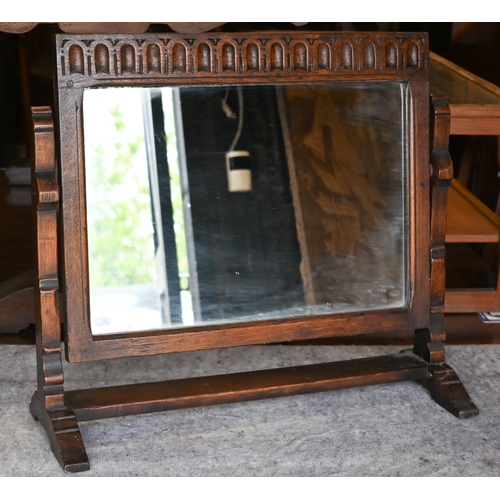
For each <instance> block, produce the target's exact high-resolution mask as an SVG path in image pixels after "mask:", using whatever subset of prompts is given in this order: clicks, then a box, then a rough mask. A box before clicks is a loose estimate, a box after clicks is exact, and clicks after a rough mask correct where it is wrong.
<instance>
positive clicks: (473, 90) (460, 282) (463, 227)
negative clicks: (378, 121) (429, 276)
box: [430, 54, 500, 313]
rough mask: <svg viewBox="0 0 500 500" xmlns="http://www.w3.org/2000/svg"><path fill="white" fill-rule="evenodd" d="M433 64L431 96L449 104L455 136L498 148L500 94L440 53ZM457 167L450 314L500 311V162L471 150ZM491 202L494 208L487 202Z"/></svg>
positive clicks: (450, 233) (450, 222) (451, 202)
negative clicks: (487, 139) (489, 140)
mask: <svg viewBox="0 0 500 500" xmlns="http://www.w3.org/2000/svg"><path fill="white" fill-rule="evenodd" d="M430 63H431V64H430V74H431V92H439V93H442V94H443V95H445V96H446V97H447V99H448V101H449V105H450V134H451V136H454V135H455V136H458V135H462V136H494V137H493V138H494V141H495V142H496V143H497V144H498V136H500V89H499V88H498V87H496V86H495V85H493V84H491V83H489V82H486V81H485V80H483V79H481V78H479V77H477V76H475V75H473V74H471V73H469V72H468V71H465V70H463V69H462V68H460V67H458V66H457V65H455V64H453V63H451V62H449V61H447V60H446V59H444V58H442V57H440V56H438V55H437V54H432V55H431V58H430ZM497 151H498V148H497ZM488 160H489V161H488ZM454 167H455V172H456V173H455V177H456V178H455V179H454V180H453V182H452V184H451V189H450V193H449V199H448V215H447V229H446V243H447V285H446V295H445V310H446V312H448V313H465V312H476V311H477V312H481V311H498V310H500V281H499V279H500V275H499V266H498V259H499V235H500V217H499V216H498V215H497V213H499V208H500V207H499V206H498V175H497V174H498V158H496V157H493V158H486V159H484V158H479V159H478V158H471V153H470V152H469V153H468V152H467V150H466V151H465V154H464V155H462V158H461V161H460V162H456V164H455V165H454ZM495 167H496V168H495ZM468 188H469V189H468ZM471 190H472V191H473V192H471ZM485 190H487V191H486V192H485ZM488 197H489V200H490V204H492V203H491V202H493V203H494V206H491V207H488V206H487V205H486V204H485V203H483V201H481V199H484V200H486V199H487V198H488ZM495 198H496V199H495ZM495 212H496V213H495Z"/></svg>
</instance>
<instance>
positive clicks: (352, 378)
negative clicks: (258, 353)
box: [66, 353, 428, 420]
mask: <svg viewBox="0 0 500 500" xmlns="http://www.w3.org/2000/svg"><path fill="white" fill-rule="evenodd" d="M427 373H428V369H427V363H425V362H424V361H422V360H421V359H420V358H417V357H416V356H414V355H412V354H410V353H408V354H394V355H389V356H378V357H373V358H363V359H357V360H349V361H338V362H334V363H322V364H316V365H305V366H293V367H290V368H276V369H272V370H260V371H255V372H242V373H234V374H228V375H216V376H211V377H198V378H191V379H181V380H170V381H163V382H153V383H148V384H134V385H124V386H116V387H102V388H96V389H84V390H77V391H67V392H66V402H67V405H68V406H69V407H70V408H72V410H73V411H74V412H75V414H76V416H77V417H78V419H79V420H94V419H99V418H109V417H118V416H124V415H131V414H137V413H150V412H155V411H165V410H177V409H181V408H192V407H196V406H208V405H216V404H223V403H234V402H241V401H252V400H256V399H265V398H275V397H282V396H292V395H297V394H308V393H312V392H324V391H331V390H337V389H345V388H348V387H359V386H364V385H373V384H385V383H389V382H396V381H402V380H422V379H425V378H426V377H427Z"/></svg>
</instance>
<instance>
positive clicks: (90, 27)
mask: <svg viewBox="0 0 500 500" xmlns="http://www.w3.org/2000/svg"><path fill="white" fill-rule="evenodd" d="M37 24H46V23H0V31H5V32H6V33H18V34H19V33H27V32H28V31H31V30H32V29H33V28H34V27H35V26H36V25H37ZM54 24H58V25H59V28H61V30H62V31H64V32H65V33H144V32H146V30H147V29H148V28H149V25H150V24H151V23H54ZM154 24H167V25H168V26H169V27H170V28H171V29H173V30H174V31H177V32H178V33H203V32H205V31H210V30H213V29H214V28H218V27H219V26H222V25H223V24H226V23H158V22H155V23H154ZM291 24H294V25H295V26H304V25H305V24H307V23H291Z"/></svg>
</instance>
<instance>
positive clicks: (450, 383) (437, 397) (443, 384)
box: [427, 363, 479, 418]
mask: <svg viewBox="0 0 500 500" xmlns="http://www.w3.org/2000/svg"><path fill="white" fill-rule="evenodd" d="M427 386H428V388H429V391H430V393H431V396H432V398H433V399H434V401H436V403H438V404H439V405H441V406H442V407H443V408H444V409H445V410H448V411H449V412H450V413H452V414H453V415H455V417H458V418H468V417H474V416H476V415H478V414H479V410H478V409H477V407H476V405H475V404H474V403H473V402H472V400H471V398H470V396H469V393H468V392H467V389H466V388H465V387H464V385H463V384H462V382H461V381H460V379H459V378H458V375H457V373H456V372H455V370H453V368H451V367H450V366H449V365H447V364H446V363H437V364H432V365H429V374H428V377H427Z"/></svg>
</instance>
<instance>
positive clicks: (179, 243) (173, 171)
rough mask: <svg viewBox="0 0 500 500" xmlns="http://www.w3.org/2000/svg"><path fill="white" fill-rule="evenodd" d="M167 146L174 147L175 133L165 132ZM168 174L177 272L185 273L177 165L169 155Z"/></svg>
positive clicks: (186, 260)
mask: <svg viewBox="0 0 500 500" xmlns="http://www.w3.org/2000/svg"><path fill="white" fill-rule="evenodd" d="M167 147H168V149H169V151H172V150H173V149H174V148H176V145H175V133H174V132H173V131H171V132H169V133H167ZM168 161H169V174H170V193H171V197H172V210H173V217H174V233H175V247H176V249H177V259H178V265H179V274H187V273H188V272H189V268H188V258H187V249H186V234H185V230H184V214H183V208H182V192H181V180H180V174H179V167H178V163H177V159H176V158H172V157H171V156H170V155H169V158H168Z"/></svg>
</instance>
